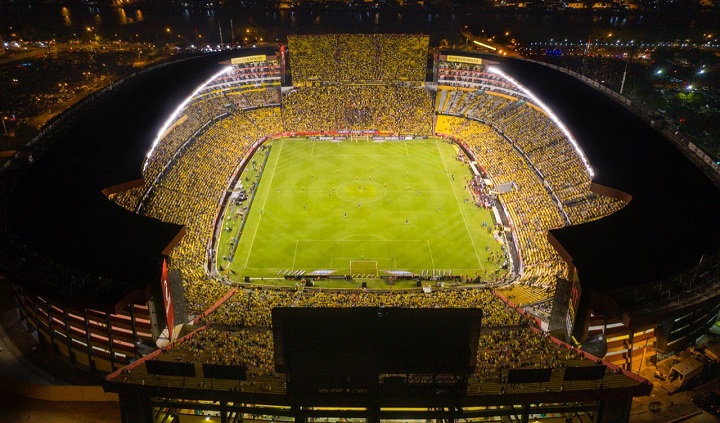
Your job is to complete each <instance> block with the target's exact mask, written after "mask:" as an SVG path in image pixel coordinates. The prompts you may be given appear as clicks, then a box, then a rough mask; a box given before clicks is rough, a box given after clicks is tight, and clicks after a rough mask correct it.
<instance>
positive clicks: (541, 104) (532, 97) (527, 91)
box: [488, 66, 595, 178]
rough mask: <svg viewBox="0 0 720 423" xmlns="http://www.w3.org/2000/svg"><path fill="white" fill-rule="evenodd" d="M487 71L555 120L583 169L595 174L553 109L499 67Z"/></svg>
mask: <svg viewBox="0 0 720 423" xmlns="http://www.w3.org/2000/svg"><path fill="white" fill-rule="evenodd" d="M488 72H491V73H494V74H496V75H500V76H501V77H502V78H504V79H506V80H507V81H508V82H510V83H511V84H513V85H514V86H515V87H516V88H517V89H518V90H520V91H521V92H522V93H523V94H525V95H526V96H528V97H530V99H531V100H532V101H533V103H535V104H536V105H538V106H539V107H540V108H541V109H542V110H543V111H544V112H545V113H547V115H548V116H550V119H551V120H552V121H553V122H555V125H557V126H558V128H560V130H561V131H562V132H563V134H565V136H566V137H567V138H568V140H569V141H570V143H571V144H572V145H573V147H574V148H575V151H576V152H577V153H578V156H580V160H582V162H583V164H584V165H585V169H587V172H588V174H589V175H590V177H591V178H592V177H593V176H595V172H593V169H592V167H590V162H589V161H588V159H587V157H585V153H583V151H582V150H581V149H580V146H579V145H578V143H577V142H576V141H575V138H573V136H572V134H571V133H570V131H569V130H568V129H567V127H565V125H564V124H563V123H562V122H561V121H560V119H559V118H558V117H557V116H556V115H555V113H553V111H552V110H550V108H549V107H548V106H547V105H545V103H543V102H542V101H540V99H539V98H537V97H536V96H535V94H533V93H532V92H531V91H530V90H528V89H527V88H525V87H523V86H522V85H520V83H519V82H517V81H515V80H514V79H512V78H511V77H510V76H509V75H507V74H506V73H505V72H503V71H501V70H500V69H498V68H496V67H494V66H491V67H489V68H488Z"/></svg>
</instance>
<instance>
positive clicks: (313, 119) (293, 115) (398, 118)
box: [283, 85, 433, 135]
mask: <svg viewBox="0 0 720 423" xmlns="http://www.w3.org/2000/svg"><path fill="white" fill-rule="evenodd" d="M432 104H433V98H432V95H431V94H430V93H429V92H428V91H426V90H425V89H424V88H422V87H415V86H394V85H346V86H340V85H328V86H318V87H306V88H300V89H297V90H295V91H293V92H292V93H290V94H289V95H288V96H286V97H285V99H284V100H283V123H284V127H285V130H286V131H295V132H301V131H335V130H350V131H353V130H372V129H374V130H379V131H388V132H392V133H397V134H417V135H430V134H431V133H432V118H433V115H432Z"/></svg>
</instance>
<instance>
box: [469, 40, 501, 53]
mask: <svg viewBox="0 0 720 423" xmlns="http://www.w3.org/2000/svg"><path fill="white" fill-rule="evenodd" d="M473 44H477V45H479V46H481V47H485V48H489V49H490V50H492V51H495V50H497V49H496V48H495V47H493V46H489V45H487V44H483V43H481V42H480V41H477V40H473Z"/></svg>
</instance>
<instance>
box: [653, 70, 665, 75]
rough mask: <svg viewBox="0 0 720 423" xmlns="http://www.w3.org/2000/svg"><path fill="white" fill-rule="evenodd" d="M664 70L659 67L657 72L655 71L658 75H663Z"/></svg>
mask: <svg viewBox="0 0 720 423" xmlns="http://www.w3.org/2000/svg"><path fill="white" fill-rule="evenodd" d="M662 72H663V71H662V69H658V70H657V72H655V73H656V74H658V75H662Z"/></svg>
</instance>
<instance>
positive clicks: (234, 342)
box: [177, 289, 592, 390]
mask: <svg viewBox="0 0 720 423" xmlns="http://www.w3.org/2000/svg"><path fill="white" fill-rule="evenodd" d="M288 306H298V307H378V306H387V307H478V308H481V309H482V310H483V312H484V314H483V331H482V334H481V336H480V339H479V343H478V350H477V359H478V361H477V367H476V371H475V374H474V375H473V376H472V377H471V381H474V382H480V383H488V382H490V383H492V382H494V383H499V384H505V383H506V382H507V371H508V370H511V369H517V368H521V367H522V368H552V369H559V368H562V367H565V366H568V365H589V364H592V363H589V362H587V360H584V359H583V357H582V356H581V355H580V354H579V353H578V352H577V351H576V350H570V349H567V348H564V347H562V346H560V345H557V344H556V343H553V342H552V341H551V340H550V339H549V337H548V336H547V335H546V334H544V333H541V332H538V331H536V330H533V329H530V328H529V327H528V326H527V320H526V319H525V318H524V317H523V316H522V315H520V314H519V313H517V312H516V311H515V310H513V309H511V308H509V307H508V306H507V305H505V303H503V302H502V301H500V300H499V299H498V298H497V297H496V296H495V295H494V294H493V293H492V292H491V291H488V290H475V289H453V290H441V291H434V292H432V293H423V292H402V293H400V292H394V293H391V292H360V291H354V292H352V291H351V292H325V291H317V290H312V291H305V292H303V291H302V290H300V291H298V290H294V289H293V290H290V289H286V290H283V289H241V290H238V291H236V293H235V295H234V296H233V297H231V298H230V299H228V301H226V302H225V303H224V304H223V305H222V306H221V307H220V308H218V309H217V310H216V311H215V312H214V313H212V314H210V315H208V316H207V317H206V319H205V322H206V323H209V324H210V326H209V328H208V329H206V330H201V331H199V332H197V333H196V334H195V335H193V336H192V337H191V338H189V339H188V340H185V341H184V342H182V343H181V344H179V345H178V346H177V347H178V349H179V350H180V351H186V352H189V353H190V354H191V357H192V360H194V361H196V362H201V363H212V364H222V365H245V366H247V368H248V372H249V377H250V379H254V378H256V377H259V378H260V379H258V383H260V384H262V383H266V382H267V380H268V379H267V378H268V377H269V378H270V380H277V379H278V378H280V377H281V375H278V374H277V373H275V369H274V360H273V351H274V345H273V337H272V329H271V322H270V311H271V309H272V308H273V307H288ZM256 316H262V317H260V318H259V319H258V318H257V317H256ZM183 358H184V359H188V358H189V357H186V356H184V357H183ZM262 378H265V379H262ZM252 383H254V382H252ZM271 385H272V386H274V385H277V382H276V381H274V382H273V383H272V384H271ZM267 389H268V390H270V389H271V388H270V387H269V388H267Z"/></svg>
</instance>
